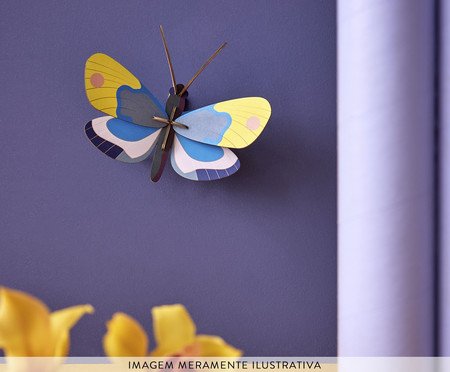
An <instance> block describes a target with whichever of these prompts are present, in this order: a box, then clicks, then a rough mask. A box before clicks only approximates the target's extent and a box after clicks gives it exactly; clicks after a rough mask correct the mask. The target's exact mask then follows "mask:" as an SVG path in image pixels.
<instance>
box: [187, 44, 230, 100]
mask: <svg viewBox="0 0 450 372" xmlns="http://www.w3.org/2000/svg"><path fill="white" fill-rule="evenodd" d="M226 46H227V43H223V44H222V45H221V46H220V47H219V48H218V49H217V50H216V51H215V52H214V53H213V54H212V56H211V57H209V58H208V60H207V61H206V62H205V63H204V64H203V66H202V67H200V69H199V70H198V71H197V72H196V73H195V75H194V76H192V79H191V80H189V82H188V83H187V84H186V85H185V87H184V88H183V89H182V90H181V92H180V93H179V94H178V95H179V96H182V95H183V93H184V92H186V91H187V90H188V89H189V87H190V86H191V85H192V83H193V82H194V80H195V79H197V78H198V76H199V75H200V74H201V73H202V72H203V70H204V69H205V68H206V67H208V65H209V64H210V63H211V62H212V60H213V59H214V58H216V56H217V55H218V54H219V53H220V51H221V50H222V49H223V48H225V47H226Z"/></svg>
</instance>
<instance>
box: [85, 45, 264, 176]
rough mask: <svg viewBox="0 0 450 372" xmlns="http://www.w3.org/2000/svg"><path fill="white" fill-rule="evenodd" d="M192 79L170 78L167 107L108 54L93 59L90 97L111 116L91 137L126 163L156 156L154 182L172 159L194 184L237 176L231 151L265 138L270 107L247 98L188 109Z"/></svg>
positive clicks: (92, 128)
mask: <svg viewBox="0 0 450 372" xmlns="http://www.w3.org/2000/svg"><path fill="white" fill-rule="evenodd" d="M197 75H198V73H197V74H196V75H194V78H195V77H196V76H197ZM194 78H193V79H194ZM193 79H191V81H189V82H188V83H187V84H186V87H184V86H183V85H182V84H178V85H177V84H175V81H174V77H173V76H172V82H173V87H172V88H170V90H169V96H168V98H167V100H166V103H165V105H164V106H163V105H162V104H161V103H160V102H159V101H158V99H157V98H156V97H155V96H154V95H153V94H152V93H151V92H150V91H149V90H148V89H147V88H145V86H143V85H142V84H141V82H140V81H139V80H138V79H137V78H136V77H135V76H134V75H132V74H131V73H130V72H129V71H128V70H127V69H126V68H125V67H123V66H122V65H121V64H120V63H118V62H117V61H115V60H114V59H113V58H111V57H109V56H107V55H106V54H102V53H96V54H94V55H92V56H91V57H89V58H88V60H87V62H86V68H85V87H86V95H87V98H88V100H89V101H90V103H91V104H92V105H93V106H94V107H95V108H96V109H98V110H100V111H102V112H104V113H105V114H107V115H108V116H103V117H100V118H97V119H94V120H91V121H90V122H88V123H87V124H86V126H85V132H86V135H87V137H88V139H89V140H90V141H91V143H92V144H93V145H94V146H95V147H97V148H98V149H99V150H100V151H102V152H103V153H104V154H106V155H107V156H109V157H111V158H113V159H116V160H119V161H122V162H127V163H135V162H139V161H142V160H144V159H146V158H148V157H149V156H150V155H152V154H153V160H152V167H151V179H152V181H155V182H156V181H158V180H159V179H160V177H161V175H162V172H163V170H164V167H165V164H166V162H167V160H168V159H169V158H170V160H171V164H172V167H173V169H174V170H175V172H177V173H178V174H179V175H181V176H182V177H184V178H187V179H190V180H194V181H211V180H216V179H221V178H224V177H228V176H230V175H232V174H234V173H235V172H236V171H237V170H238V169H239V167H240V162H239V159H238V158H237V156H236V155H235V154H234V153H233V152H232V151H231V150H230V148H243V147H246V146H248V145H250V144H251V143H252V142H253V141H254V140H255V139H256V138H257V137H258V136H259V135H260V134H261V132H262V130H263V129H264V127H265V126H266V124H267V121H268V119H269V117H270V114H271V108H270V104H269V102H268V101H267V100H265V99H264V98H260V97H247V98H239V99H234V100H229V101H224V102H220V103H216V104H213V105H209V106H205V107H202V108H200V109H196V110H192V111H187V108H188V99H187V97H188V92H187V87H189V86H190V84H191V83H192V81H193Z"/></svg>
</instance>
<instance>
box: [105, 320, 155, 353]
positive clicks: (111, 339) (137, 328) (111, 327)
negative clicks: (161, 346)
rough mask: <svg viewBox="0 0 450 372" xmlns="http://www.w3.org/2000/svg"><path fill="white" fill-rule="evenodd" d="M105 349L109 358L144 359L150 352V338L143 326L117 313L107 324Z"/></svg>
mask: <svg viewBox="0 0 450 372" xmlns="http://www.w3.org/2000/svg"><path fill="white" fill-rule="evenodd" d="M106 328H107V332H106V334H105V336H104V337H103V349H104V351H105V354H106V355H108V356H109V357H131V356H132V357H144V356H146V355H147V352H148V337H147V334H146V332H145V331H144V329H143V328H142V326H141V325H140V324H139V323H138V322H137V321H136V320H135V319H133V318H132V317H131V316H129V315H127V314H124V313H115V314H114V316H113V317H112V319H111V320H110V321H109V322H108V323H106Z"/></svg>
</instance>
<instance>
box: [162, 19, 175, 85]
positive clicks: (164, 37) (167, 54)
mask: <svg viewBox="0 0 450 372" xmlns="http://www.w3.org/2000/svg"><path fill="white" fill-rule="evenodd" d="M159 31H160V32H161V37H162V41H163V44H164V51H165V52H166V58H167V63H168V65H169V71H170V78H171V79H172V86H173V91H174V93H175V94H176V93H177V82H176V80H175V73H174V71H173V65H172V59H171V58H170V54H169V48H168V47H167V41H166V36H165V35H164V29H163V26H161V25H160V26H159Z"/></svg>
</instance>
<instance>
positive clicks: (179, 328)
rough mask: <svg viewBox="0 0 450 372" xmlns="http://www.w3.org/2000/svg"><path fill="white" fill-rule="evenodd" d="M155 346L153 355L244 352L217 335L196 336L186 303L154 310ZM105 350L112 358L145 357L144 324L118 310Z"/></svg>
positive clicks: (146, 354) (110, 324)
mask: <svg viewBox="0 0 450 372" xmlns="http://www.w3.org/2000/svg"><path fill="white" fill-rule="evenodd" d="M152 316H153V332H154V336H155V340H156V348H155V349H154V350H153V351H152V352H151V353H150V355H151V356H155V357H162V356H176V357H183V356H186V357H188V356H199V357H240V356H241V355H242V351H241V350H238V349H236V348H234V347H233V346H231V345H228V344H227V343H226V342H225V341H224V340H223V339H222V338H220V337H217V336H208V335H197V334H196V327H195V324H194V322H193V321H192V318H191V316H190V315H189V313H188V311H187V310H186V308H185V307H184V306H183V305H179V304H177V305H166V306H157V307H154V308H153V309H152ZM106 327H107V332H106V334H105V336H104V338H103V349H104V350H105V354H106V355H108V356H109V357H145V356H148V355H149V352H148V345H149V341H148V336H147V333H146V332H145V330H144V329H143V328H142V326H141V325H140V324H139V323H138V322H137V321H136V320H135V319H133V318H132V317H130V316H129V315H127V314H124V313H116V314H114V316H113V317H112V319H111V320H110V321H109V322H108V323H107V324H106Z"/></svg>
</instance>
